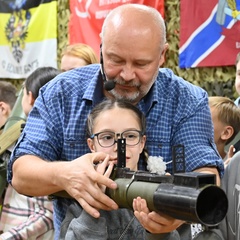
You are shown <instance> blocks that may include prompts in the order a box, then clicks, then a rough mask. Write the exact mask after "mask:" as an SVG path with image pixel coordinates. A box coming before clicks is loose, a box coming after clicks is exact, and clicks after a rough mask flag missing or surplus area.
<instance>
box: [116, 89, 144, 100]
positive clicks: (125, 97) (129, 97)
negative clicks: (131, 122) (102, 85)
mask: <svg viewBox="0 0 240 240" xmlns="http://www.w3.org/2000/svg"><path fill="white" fill-rule="evenodd" d="M111 94H112V95H113V96H114V97H115V99H118V100H124V101H128V102H133V103H134V102H135V101H136V99H137V98H138V97H139V95H140V92H139V91H137V92H135V93H131V95H130V94H125V95H122V94H121V93H119V92H117V91H116V90H115V89H113V90H111Z"/></svg>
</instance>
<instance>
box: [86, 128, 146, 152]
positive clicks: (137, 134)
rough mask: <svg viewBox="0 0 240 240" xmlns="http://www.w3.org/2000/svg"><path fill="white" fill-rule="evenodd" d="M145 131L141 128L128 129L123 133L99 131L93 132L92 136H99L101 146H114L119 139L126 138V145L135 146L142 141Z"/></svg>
mask: <svg viewBox="0 0 240 240" xmlns="http://www.w3.org/2000/svg"><path fill="white" fill-rule="evenodd" d="M142 136H143V133H142V132H141V131H139V130H127V131H124V132H122V133H115V132H111V131H106V132H99V133H95V134H93V135H92V136H91V137H90V138H91V139H93V138H94V137H97V140H98V143H99V145H100V146H101V147H104V148H107V147H111V146H113V145H114V144H115V143H116V142H117V139H119V138H124V139H126V145H128V146H135V145H137V144H138V143H139V142H140V139H141V137H142Z"/></svg>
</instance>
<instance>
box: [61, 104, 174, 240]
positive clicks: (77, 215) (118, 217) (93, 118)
mask: <svg viewBox="0 0 240 240" xmlns="http://www.w3.org/2000/svg"><path fill="white" fill-rule="evenodd" d="M145 127H146V126H145V117H144V115H143V114H142V112H141V111H140V110H139V109H138V108H137V107H135V106H134V105H132V104H131V103H128V102H124V101H121V100H118V101H112V100H106V101H103V102H102V103H100V104H98V105H97V106H96V107H95V108H94V109H93V110H92V112H91V113H90V115H89V116H88V120H87V135H88V138H87V143H88V146H89V148H90V150H91V152H99V151H102V152H105V153H107V154H109V155H110V156H111V158H109V159H111V160H109V159H105V160H104V161H103V162H102V163H100V164H98V165H97V166H96V169H97V171H98V172H101V173H102V174H104V175H105V176H110V173H111V171H112V169H113V163H115V164H116V162H117V139H118V138H125V139H126V167H128V168H130V169H131V170H137V169H138V167H137V165H138V161H139V158H140V157H142V158H143V159H145V160H146V159H147V152H146V149H145V148H144V146H145V142H146V135H145ZM106 169H107V170H106ZM105 170H106V171H105ZM102 189H103V191H105V189H104V188H102ZM143 201H145V200H143V199H141V198H137V199H134V202H133V209H134V210H135V212H133V211H132V210H129V209H124V208H120V209H118V210H112V211H103V210H101V211H100V213H101V216H100V218H98V219H96V218H93V217H92V216H90V215H89V214H88V213H87V212H85V210H83V209H82V208H81V206H80V205H79V204H78V203H77V202H75V203H74V204H72V205H70V207H69V208H68V211H67V214H66V217H65V219H64V221H63V223H62V225H61V233H60V239H68V240H71V239H98V240H103V239H104V240H107V239H153V240H154V239H164V236H165V234H152V233H150V232H148V231H146V230H145V229H144V227H143V226H142V225H141V224H140V222H141V217H140V212H143V209H144V208H145V212H146V213H148V209H147V205H146V202H143ZM138 210H139V211H138ZM134 213H135V215H136V216H135V215H134ZM155 224H157V223H155ZM170 234H171V233H170ZM167 236H168V237H169V234H168V233H167ZM160 237H161V238H160ZM162 237H163V238H162Z"/></svg>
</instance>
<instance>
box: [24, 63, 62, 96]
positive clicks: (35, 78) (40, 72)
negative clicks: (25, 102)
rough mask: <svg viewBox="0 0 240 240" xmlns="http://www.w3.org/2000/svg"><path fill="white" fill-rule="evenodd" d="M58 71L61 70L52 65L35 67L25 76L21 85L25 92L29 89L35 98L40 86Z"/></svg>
mask: <svg viewBox="0 0 240 240" xmlns="http://www.w3.org/2000/svg"><path fill="white" fill-rule="evenodd" d="M59 73H61V72H60V71H59V70H58V69H56V68H54V67H40V68H37V69H36V70H35V71H33V72H32V73H31V74H30V75H29V76H28V77H27V78H26V80H25V82H24V84H23V86H24V87H25V88H26V91H27V94H28V93H29V91H31V92H32V94H33V97H34V99H36V98H37V97H38V94H39V90H40V88H41V87H42V86H43V85H45V84H46V83H47V82H49V81H50V80H52V79H53V78H55V77H56V76H57V75H58V74H59Z"/></svg>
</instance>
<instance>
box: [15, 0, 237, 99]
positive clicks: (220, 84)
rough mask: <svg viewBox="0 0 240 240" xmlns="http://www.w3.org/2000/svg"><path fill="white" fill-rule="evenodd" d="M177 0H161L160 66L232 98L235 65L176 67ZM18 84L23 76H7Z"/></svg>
mask: <svg viewBox="0 0 240 240" xmlns="http://www.w3.org/2000/svg"><path fill="white" fill-rule="evenodd" d="M179 6H180V1H179V0H165V19H166V23H167V40H168V43H169V50H168V52H167V55H166V63H165V64H164V67H168V68H171V69H172V70H173V71H174V72H175V73H176V74H177V75H179V76H181V77H183V78H184V79H186V80H188V81H189V82H191V83H193V84H195V85H198V86H200V87H202V88H204V89H205V90H206V91H207V92H208V94H209V95H210V96H215V95H221V96H227V97H230V98H232V99H235V98H236V97H237V94H236V92H235V88H234V80H235V67H234V66H229V67H208V68H194V69H180V68H179V67H178V45H179V29H180V26H179V23H180V16H179ZM69 17H70V11H69V1H68V0H58V63H59V60H60V58H61V52H62V50H63V48H64V47H65V46H66V45H67V44H68V21H69ZM11 81H12V82H13V83H14V85H16V86H17V87H19V86H20V85H21V84H22V81H23V80H11Z"/></svg>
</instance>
